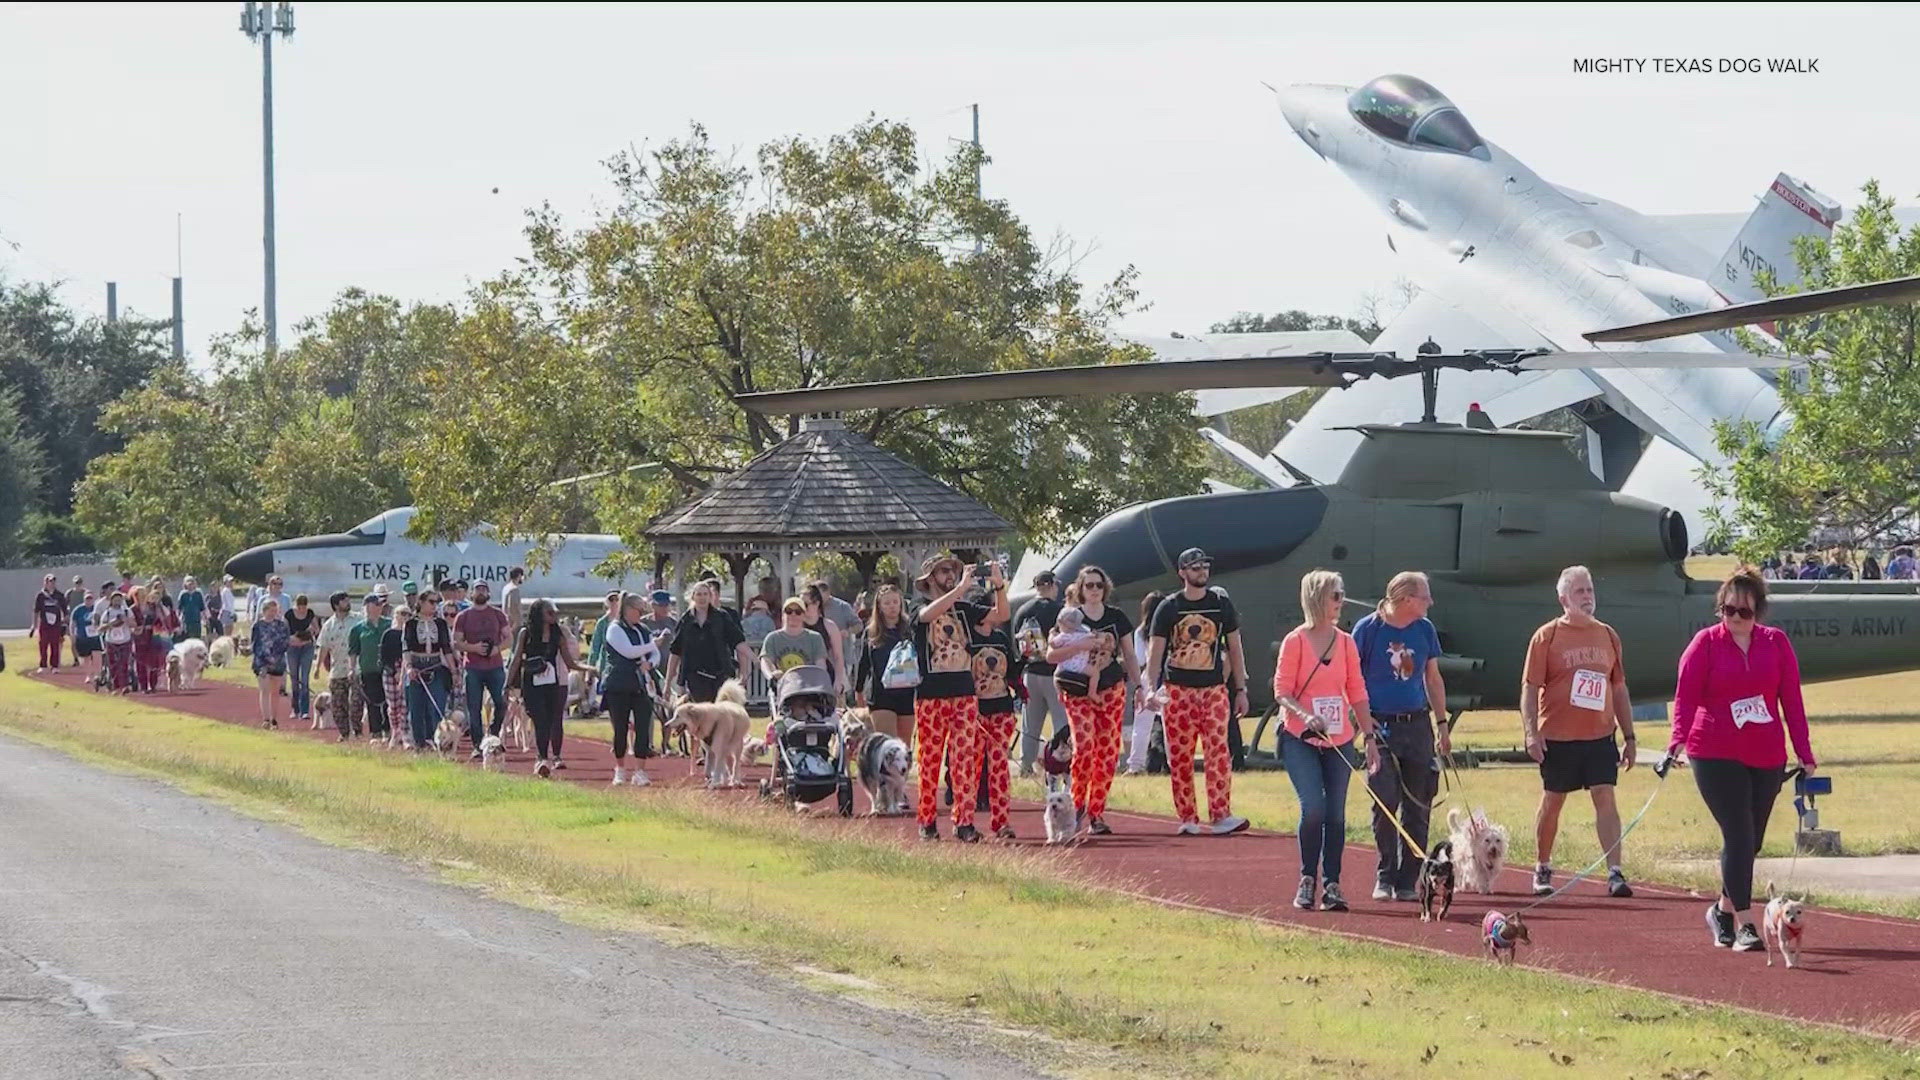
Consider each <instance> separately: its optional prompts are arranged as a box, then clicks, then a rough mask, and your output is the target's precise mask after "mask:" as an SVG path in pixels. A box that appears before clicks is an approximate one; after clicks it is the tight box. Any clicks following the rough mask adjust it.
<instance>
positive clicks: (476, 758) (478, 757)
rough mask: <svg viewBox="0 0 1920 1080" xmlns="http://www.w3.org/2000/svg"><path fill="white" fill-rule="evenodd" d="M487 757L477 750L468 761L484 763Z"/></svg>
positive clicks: (469, 756)
mask: <svg viewBox="0 0 1920 1080" xmlns="http://www.w3.org/2000/svg"><path fill="white" fill-rule="evenodd" d="M486 757H487V755H485V754H483V753H481V752H480V751H478V750H475V751H474V752H473V753H472V754H470V755H468V757H467V760H468V761H484V760H486Z"/></svg>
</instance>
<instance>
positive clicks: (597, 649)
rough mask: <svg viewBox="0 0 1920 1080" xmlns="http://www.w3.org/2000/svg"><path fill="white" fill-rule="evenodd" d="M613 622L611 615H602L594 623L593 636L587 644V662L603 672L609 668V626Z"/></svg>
mask: <svg viewBox="0 0 1920 1080" xmlns="http://www.w3.org/2000/svg"><path fill="white" fill-rule="evenodd" d="M612 624H613V617H612V616H611V615H602V616H600V621H599V622H597V623H594V624H593V638H592V640H591V641H590V642H589V643H588V644H587V664H588V665H589V666H590V667H592V668H593V669H594V670H595V671H599V672H602V673H604V672H605V671H606V670H607V627H608V626H611V625H612Z"/></svg>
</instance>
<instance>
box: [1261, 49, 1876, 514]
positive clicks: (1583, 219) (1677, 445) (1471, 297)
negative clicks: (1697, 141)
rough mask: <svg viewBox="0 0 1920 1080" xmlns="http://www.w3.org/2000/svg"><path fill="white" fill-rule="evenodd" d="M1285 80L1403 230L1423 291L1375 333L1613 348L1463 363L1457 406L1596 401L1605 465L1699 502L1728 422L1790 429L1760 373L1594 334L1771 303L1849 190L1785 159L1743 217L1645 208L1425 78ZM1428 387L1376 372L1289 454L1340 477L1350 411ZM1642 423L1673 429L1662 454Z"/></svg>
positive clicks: (1720, 335)
mask: <svg viewBox="0 0 1920 1080" xmlns="http://www.w3.org/2000/svg"><path fill="white" fill-rule="evenodd" d="M1275 94H1276V97H1277V98H1278V103H1279V107H1280V112H1281V115H1282V116H1283V117H1284V118H1285V119H1286V123H1287V125H1288V126H1289V127H1290V128H1292V129H1293V131H1294V133H1295V134H1296V135H1298V136H1299V138H1300V140H1301V141H1302V142H1304V143H1305V144H1306V145H1307V146H1308V147H1309V148H1311V149H1312V150H1313V152H1314V153H1315V154H1317V155H1319V156H1320V157H1321V158H1323V159H1325V160H1326V161H1327V162H1328V163H1330V164H1332V165H1333V166H1334V167H1335V168H1337V169H1339V170H1340V172H1341V174H1342V175H1344V176H1346V177H1347V178H1348V179H1349V180H1350V181H1352V183H1353V184H1354V186H1355V187H1356V188H1357V189H1358V190H1359V191H1360V192H1361V193H1362V194H1363V195H1364V196H1365V197H1366V198H1367V199H1368V200H1369V201H1370V202H1371V203H1372V204H1373V205H1375V206H1376V207H1377V208H1378V209H1379V211H1380V212H1381V214H1382V215H1383V216H1384V218H1385V221H1386V226H1387V235H1386V242H1387V244H1388V245H1389V246H1390V247H1391V248H1392V249H1393V251H1394V252H1395V253H1396V254H1397V255H1398V256H1400V258H1401V259H1402V260H1403V261H1404V262H1405V263H1406V264H1407V275H1408V276H1409V277H1410V278H1411V279H1412V280H1413V281H1414V282H1415V283H1416V284H1417V285H1418V286H1419V288H1420V293H1419V295H1418V297H1417V298H1416V299H1415V300H1414V301H1413V302H1412V303H1411V304H1410V305H1409V306H1408V308H1407V309H1406V310H1405V311H1404V312H1402V313H1401V314H1400V315H1399V317H1397V318H1396V319H1395V320H1394V321H1393V322H1392V323H1391V324H1390V325H1389V326H1388V327H1387V329H1386V330H1385V331H1384V332H1383V333H1382V335H1381V337H1380V339H1379V340H1377V341H1375V342H1374V347H1375V348H1378V349H1380V350H1382V351H1391V352H1401V353H1403V354H1404V353H1408V352H1411V351H1412V349H1413V348H1414V347H1415V346H1417V345H1418V344H1420V343H1422V342H1423V341H1426V340H1430V339H1431V340H1435V341H1437V342H1439V343H1440V344H1442V345H1444V347H1445V348H1447V349H1449V350H1452V349H1490V348H1541V347H1546V348H1554V349H1560V350H1566V351H1570V352H1571V351H1578V350H1593V351H1594V362H1593V364H1592V366H1591V367H1587V368H1584V369H1579V370H1562V371H1543V372H1537V373H1533V374H1531V375H1528V376H1523V377H1521V378H1518V379H1516V378H1513V377H1511V376H1507V375H1502V374H1491V373H1480V374H1468V375H1466V376H1464V377H1455V378H1452V379H1450V380H1448V381H1446V382H1443V383H1442V386H1441V400H1440V412H1441V415H1442V416H1446V417H1449V418H1452V417H1457V416H1458V415H1460V414H1463V413H1464V412H1465V411H1466V408H1467V406H1468V403H1470V402H1477V403H1480V404H1481V406H1482V407H1483V408H1484V409H1485V410H1486V411H1487V413H1489V414H1490V415H1491V416H1492V418H1493V420H1494V421H1496V422H1498V423H1500V424H1511V423H1514V422H1517V421H1521V420H1525V419H1528V418H1530V417H1533V416H1537V415H1539V414H1540V413H1543V412H1546V411H1549V410H1551V409H1555V408H1560V407H1563V406H1568V405H1573V404H1575V403H1581V402H1592V403H1593V404H1590V405H1587V406H1583V409H1584V412H1583V415H1584V417H1585V418H1586V419H1587V421H1588V423H1589V426H1590V436H1589V444H1588V448H1589V451H1590V454H1589V460H1590V461H1591V462H1593V463H1594V465H1595V470H1594V471H1595V472H1596V474H1598V475H1600V476H1601V478H1602V479H1603V480H1605V481H1607V482H1608V484H1609V486H1611V487H1614V488H1615V489H1617V490H1622V491H1625V492H1626V493H1629V494H1638V495H1641V496H1642V497H1645V498H1649V499H1652V500H1654V501H1656V502H1660V503H1664V504H1667V505H1672V506H1675V507H1676V508H1679V509H1682V510H1683V511H1685V512H1687V513H1688V514H1689V516H1695V515H1697V513H1698V511H1699V509H1700V507H1701V506H1702V505H1703V504H1704V501H1705V500H1704V496H1703V495H1702V494H1701V493H1700V491H1699V486H1698V484H1697V483H1696V482H1695V481H1694V480H1693V479H1692V478H1693V476H1694V474H1695V472H1696V470H1697V469H1698V467H1699V464H1698V463H1700V462H1706V463H1718V462H1720V461H1721V460H1722V458H1721V456H1720V455H1719V453H1718V451H1717V450H1716V448H1715V445H1714V434H1713V426H1714V422H1715V421H1717V420H1730V421H1737V420H1751V421H1754V422H1756V423H1758V424H1759V425H1760V426H1761V427H1762V429H1763V430H1767V431H1770V432H1775V433H1777V432H1778V431H1779V430H1781V428H1782V427H1783V426H1784V425H1785V424H1786V423H1788V422H1790V418H1789V417H1788V416H1787V415H1786V414H1784V413H1783V412H1782V409H1781V404H1780V397H1779V395H1778V393H1777V392H1776V391H1775V389H1774V384H1773V380H1772V378H1770V377H1769V376H1768V375H1767V374H1763V373H1762V372H1761V371H1758V370H1741V369H1737V368H1703V369H1698V370H1689V369H1674V368H1667V369H1644V368H1625V367H1621V366H1618V365H1617V364H1613V363H1610V362H1609V361H1608V359H1607V358H1606V355H1605V354H1606V352H1607V351H1610V350H1613V349H1631V348H1634V347H1635V346H1633V345H1630V344H1628V345H1616V344H1608V343H1602V344H1595V343H1593V342H1591V341H1589V340H1588V338H1587V337H1586V335H1588V334H1589V333H1591V332H1593V331H1597V330H1601V329H1603V328H1606V327H1614V326H1624V325H1628V324H1637V323H1647V322H1652V321H1654V320H1658V319H1664V318H1667V317H1669V316H1672V315H1678V314H1686V313H1689V312H1695V311H1703V310H1709V309H1714V308H1720V307H1724V306H1727V305H1728V304H1729V303H1740V302H1745V301H1751V300H1755V299H1758V298H1759V297H1760V292H1759V290H1758V288H1757V287H1756V286H1755V284H1754V272H1755V271H1756V270H1759V269H1761V268H1765V269H1767V270H1769V271H1770V272H1771V273H1772V274H1773V276H1774V278H1775V280H1776V281H1778V282H1780V283H1781V284H1783V285H1789V286H1790V285H1794V284H1797V283H1798V280H1799V271H1798V267H1797V265H1796V263H1795V261H1794V258H1793V244H1794V240H1795V238H1797V237H1800V236H1811V237H1819V238H1824V237H1826V236H1828V235H1830V234H1831V232H1832V230H1833V226H1834V224H1835V222H1836V221H1838V220H1839V217H1840V214H1841V208H1840V205H1839V204H1838V203H1837V202H1835V201H1834V200H1832V199H1830V198H1828V197H1827V196H1825V195H1823V194H1821V193H1820V192H1818V191H1816V190H1814V189H1813V188H1812V187H1811V186H1810V185H1808V184H1806V183H1805V182H1804V181H1801V180H1799V179H1796V178H1794V177H1791V176H1788V175H1786V174H1785V173H1782V174H1780V175H1779V176H1778V177H1777V178H1775V180H1774V181H1773V183H1772V184H1771V185H1769V186H1768V189H1767V191H1766V193H1765V194H1764V195H1763V196H1762V197H1761V199H1760V202H1759V205H1758V206H1756V207H1755V208H1754V209H1753V211H1752V212H1751V213H1750V214H1748V215H1746V216H1745V219H1744V222H1742V221H1741V220H1740V216H1739V215H1725V214H1710V215H1699V214H1696V215H1681V216H1671V217H1657V216H1650V215H1643V214H1639V213H1636V212H1635V211H1633V210H1630V209H1628V208H1626V207H1624V206H1620V205H1618V204H1615V203H1611V202H1608V201H1606V200H1604V199H1600V198H1597V197H1595V196H1592V195H1588V194H1585V193H1583V192H1580V191H1575V190H1573V189H1571V188H1564V187H1558V186H1556V185H1554V184H1552V183H1549V182H1548V181H1546V180H1544V179H1542V178H1541V177H1540V176H1539V175H1538V174H1536V173H1535V172H1534V171H1533V170H1531V169H1529V168H1527V166H1526V165H1525V164H1523V163H1522V162H1521V161H1520V160H1519V159H1517V158H1515V157H1514V156H1513V155H1512V154H1510V153H1508V152H1507V151H1505V150H1503V149H1501V148H1500V147H1499V146H1498V145H1496V144H1495V143H1493V142H1491V141H1489V140H1487V139H1486V138H1485V137H1483V136H1482V135H1481V134H1480V132H1479V131H1477V130H1476V129H1475V128H1474V126H1473V124H1472V123H1470V122H1469V121H1468V119H1467V116H1466V113H1465V112H1463V111H1462V110H1461V109H1460V108H1459V106H1457V105H1455V104H1454V103H1453V102H1452V101H1450V100H1448V99H1447V98H1446V96H1445V95H1443V94H1441V93H1440V92H1439V91H1438V90H1436V89H1435V88H1434V87H1432V86H1431V85H1429V84H1427V83H1426V82H1423V81H1422V80H1420V79H1417V78H1415V77H1413V76H1411V75H1385V76H1382V77H1380V78H1377V79H1374V80H1373V81H1372V82H1369V83H1367V84H1366V85H1364V86H1362V87H1359V88H1358V89H1355V88H1352V87H1345V86H1325V85H1297V86H1291V87H1288V88H1286V89H1284V90H1278V91H1275ZM1729 236H1731V242H1728V241H1727V238H1728V237H1729ZM1721 243H1725V244H1726V247H1725V253H1724V254H1722V255H1721V256H1720V257H1719V259H1717V260H1716V259H1714V258H1713V257H1712V256H1711V254H1710V251H1711V250H1713V247H1714V246H1717V245H1718V244H1721ZM1762 329H1763V330H1764V329H1765V328H1764V327H1763V328H1762ZM1659 348H1660V349H1662V350H1668V351H1672V352H1700V353H1731V352H1739V351H1741V350H1740V346H1739V344H1738V343H1737V342H1736V341H1735V339H1734V337H1733V336H1732V335H1731V334H1730V333H1729V332H1727V331H1724V330H1722V331H1713V332H1706V333H1695V334H1687V335H1684V336H1679V337H1673V338H1669V339H1666V340H1663V341H1661V342H1660V344H1659ZM1418 392H1419V390H1418V388H1417V387H1413V386H1411V385H1410V384H1408V383H1407V382H1405V381H1387V380H1370V381H1368V382H1366V383H1362V384H1359V385H1356V386H1354V387H1351V388H1349V389H1347V390H1344V391H1340V392H1336V393H1329V394H1326V395H1325V396H1324V397H1323V398H1322V399H1321V400H1320V401H1319V402H1317V403H1316V404H1315V406H1314V407H1313V409H1312V410H1311V411H1309V413H1308V414H1307V416H1306V417H1305V418H1304V419H1303V420H1301V422H1300V423H1299V424H1298V426H1297V427H1295V428H1294V429H1293V431H1292V432H1290V433H1289V434H1288V435H1287V436H1286V437H1285V438H1283V439H1282V440H1281V441H1280V443H1279V445H1278V446H1276V447H1275V448H1274V451H1273V456H1275V457H1277V458H1280V459H1282V460H1284V461H1286V462H1287V463H1289V464H1291V465H1294V466H1297V467H1298V468H1299V469H1301V470H1302V471H1304V472H1307V473H1310V474H1312V475H1315V476H1335V475H1338V474H1339V472H1340V470H1341V468H1342V467H1343V466H1344V465H1345V463H1346V459H1347V458H1348V457H1349V456H1351V454H1352V452H1353V449H1354V447H1355V446H1356V445H1357V444H1358V442H1359V440H1360V438H1361V436H1360V435H1359V434H1358V433H1357V432H1356V431H1354V430H1351V425H1354V424H1358V423H1363V422H1373V421H1376V420H1378V419H1381V418H1402V417H1406V416H1410V415H1412V414H1413V413H1414V411H1415V410H1416V408H1417V400H1418V399H1417V394H1418ZM1601 406H1604V407H1601ZM1640 431H1646V432H1649V433H1651V434H1653V435H1655V436H1657V437H1658V438H1656V439H1655V440H1653V442H1652V443H1651V445H1649V446H1648V447H1647V448H1646V450H1645V454H1644V456H1643V455H1642V447H1641V443H1642V439H1641V438H1640V435H1639V432H1640ZM1701 532H1704V530H1701V529H1699V528H1698V527H1697V524H1696V533H1701Z"/></svg>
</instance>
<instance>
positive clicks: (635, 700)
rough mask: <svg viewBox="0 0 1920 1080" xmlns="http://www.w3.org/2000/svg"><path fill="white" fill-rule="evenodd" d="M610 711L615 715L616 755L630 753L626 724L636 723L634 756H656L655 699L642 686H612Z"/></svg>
mask: <svg viewBox="0 0 1920 1080" xmlns="http://www.w3.org/2000/svg"><path fill="white" fill-rule="evenodd" d="M606 704H607V715H608V716H610V717H612V718H613V756H614V758H615V759H619V758H623V757H626V756H627V725H628V724H632V725H633V756H634V757H637V758H650V757H652V756H653V699H651V698H649V697H647V695H646V692H645V691H642V690H609V691H607V694H606Z"/></svg>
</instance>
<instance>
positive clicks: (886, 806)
mask: <svg viewBox="0 0 1920 1080" xmlns="http://www.w3.org/2000/svg"><path fill="white" fill-rule="evenodd" d="M857 759H858V760H859V762H860V784H861V786H862V787H864V788H866V789H867V799H868V801H870V802H871V803H872V804H873V812H874V814H876V815H878V816H881V817H893V816H895V815H898V814H904V813H906V812H907V810H908V807H909V804H908V802H907V770H908V769H910V768H912V767H913V754H912V752H910V751H909V750H908V749H907V744H906V743H904V742H902V741H900V740H899V739H897V738H895V737H894V736H892V735H889V734H887V733H886V732H884V731H868V732H866V733H865V734H864V735H862V736H861V737H860V742H859V751H858V754H857Z"/></svg>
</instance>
